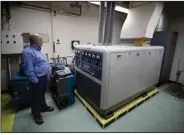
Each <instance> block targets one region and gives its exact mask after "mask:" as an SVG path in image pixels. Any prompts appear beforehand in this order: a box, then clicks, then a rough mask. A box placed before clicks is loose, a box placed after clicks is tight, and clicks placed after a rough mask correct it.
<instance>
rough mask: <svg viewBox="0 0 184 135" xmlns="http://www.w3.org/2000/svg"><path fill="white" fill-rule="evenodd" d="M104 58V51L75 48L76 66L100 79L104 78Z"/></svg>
mask: <svg viewBox="0 0 184 135" xmlns="http://www.w3.org/2000/svg"><path fill="white" fill-rule="evenodd" d="M102 60H103V54H102V53H99V52H93V51H88V50H75V66H76V67H77V68H79V69H80V70H82V71H84V72H86V73H88V74H89V75H91V76H93V77H95V78H96V79H98V80H101V79H102Z"/></svg>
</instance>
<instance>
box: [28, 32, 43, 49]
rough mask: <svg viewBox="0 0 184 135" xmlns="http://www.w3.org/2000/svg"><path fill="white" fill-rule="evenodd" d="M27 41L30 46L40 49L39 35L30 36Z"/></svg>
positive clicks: (40, 39)
mask: <svg viewBox="0 0 184 135" xmlns="http://www.w3.org/2000/svg"><path fill="white" fill-rule="evenodd" d="M29 41H30V44H34V45H37V46H39V47H42V44H43V40H42V36H41V35H40V34H31V35H30V37H29Z"/></svg>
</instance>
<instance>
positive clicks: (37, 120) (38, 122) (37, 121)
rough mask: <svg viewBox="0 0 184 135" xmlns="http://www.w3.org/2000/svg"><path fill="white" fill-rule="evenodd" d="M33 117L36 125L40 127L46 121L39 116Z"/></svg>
mask: <svg viewBox="0 0 184 135" xmlns="http://www.w3.org/2000/svg"><path fill="white" fill-rule="evenodd" d="M33 117H34V121H35V123H36V124H38V125H41V124H43V122H44V121H43V118H42V117H41V116H39V117H36V116H33Z"/></svg>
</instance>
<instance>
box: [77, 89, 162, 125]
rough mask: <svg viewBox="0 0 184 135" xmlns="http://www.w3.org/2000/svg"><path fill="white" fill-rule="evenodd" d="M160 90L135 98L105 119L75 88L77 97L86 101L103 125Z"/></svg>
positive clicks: (85, 103) (86, 104)
mask: <svg viewBox="0 0 184 135" xmlns="http://www.w3.org/2000/svg"><path fill="white" fill-rule="evenodd" d="M158 92H159V90H158V89H154V90H152V91H150V92H148V94H147V96H145V97H139V98H138V99H135V100H133V101H132V102H130V103H129V104H127V105H126V106H124V107H122V108H121V109H119V110H117V111H115V112H114V115H113V116H112V117H110V118H109V119H104V118H102V117H101V116H100V115H99V114H98V112H97V111H96V110H95V109H93V108H92V106H91V105H90V104H89V103H88V102H87V101H86V100H85V99H83V98H82V97H81V95H80V94H79V93H78V92H77V90H75V94H76V95H77V97H78V98H79V99H80V100H81V101H82V103H84V105H85V107H87V108H88V109H89V110H90V111H91V112H92V114H93V115H94V116H95V118H96V119H98V120H99V121H100V123H101V124H102V125H105V124H107V123H108V122H110V121H111V120H113V119H117V117H118V116H119V115H121V114H123V113H124V112H126V111H128V110H129V109H131V108H132V107H134V106H137V104H139V103H140V102H144V100H145V99H147V98H149V97H150V96H152V95H153V94H156V93H158Z"/></svg>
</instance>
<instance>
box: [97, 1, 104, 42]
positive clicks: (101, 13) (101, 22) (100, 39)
mask: <svg viewBox="0 0 184 135" xmlns="http://www.w3.org/2000/svg"><path fill="white" fill-rule="evenodd" d="M104 8H105V2H104V1H101V2H100V10H99V29H98V43H100V44H101V43H103V30H104V29H103V27H104V11H105V10H104Z"/></svg>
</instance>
